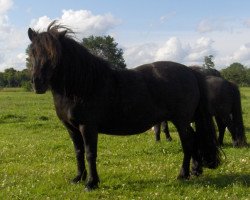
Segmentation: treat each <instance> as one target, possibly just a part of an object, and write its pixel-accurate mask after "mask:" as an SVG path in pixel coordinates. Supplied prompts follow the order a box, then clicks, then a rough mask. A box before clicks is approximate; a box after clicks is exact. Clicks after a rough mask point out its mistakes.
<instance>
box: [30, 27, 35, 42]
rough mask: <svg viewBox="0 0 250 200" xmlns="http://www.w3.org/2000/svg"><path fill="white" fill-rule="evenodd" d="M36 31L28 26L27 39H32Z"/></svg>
mask: <svg viewBox="0 0 250 200" xmlns="http://www.w3.org/2000/svg"><path fill="white" fill-rule="evenodd" d="M36 35H37V33H36V32H35V31H34V30H32V29H31V28H29V30H28V36H29V39H30V40H31V41H32V40H33V39H34V38H35V37H36Z"/></svg>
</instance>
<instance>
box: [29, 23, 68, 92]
mask: <svg viewBox="0 0 250 200" xmlns="http://www.w3.org/2000/svg"><path fill="white" fill-rule="evenodd" d="M61 28H64V27H63V26H60V25H56V21H53V22H52V23H51V24H50V25H49V26H48V28H47V31H46V32H41V33H39V32H36V31H34V30H32V29H31V28H29V30H28V36H29V39H30V40H31V45H30V48H29V57H30V60H31V65H32V81H33V88H34V90H35V92H36V93H39V94H42V93H45V92H46V90H47V89H48V88H49V86H50V81H51V78H52V76H53V73H54V71H55V68H56V67H57V66H58V65H59V62H60V58H61V44H60V39H61V38H63V37H64V36H65V34H66V33H67V32H68V30H69V29H66V30H64V31H59V29H61Z"/></svg>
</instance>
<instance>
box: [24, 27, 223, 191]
mask: <svg viewBox="0 0 250 200" xmlns="http://www.w3.org/2000/svg"><path fill="white" fill-rule="evenodd" d="M69 33H72V31H71V30H69V29H67V28H65V27H63V26H60V25H57V24H56V23H55V22H52V23H51V24H50V25H49V26H48V29H47V31H45V32H41V33H39V32H36V31H34V30H32V29H30V28H29V30H28V36H29V38H30V40H31V45H30V53H29V56H30V59H31V61H32V69H33V85H34V90H35V92H36V93H38V94H42V93H45V92H46V90H47V89H48V88H50V89H51V91H52V94H53V98H54V104H55V108H56V112H57V115H58V117H59V119H60V120H61V121H62V123H63V124H64V125H65V127H66V128H67V129H68V131H69V134H70V136H71V138H72V141H73V143H74V146H75V152H76V159H77V166H78V174H77V176H76V177H75V178H74V179H73V182H79V181H81V180H85V179H86V176H87V171H86V169H85V161H84V160H85V152H86V160H87V162H88V166H89V179H88V181H87V183H86V189H88V190H90V189H94V188H96V187H97V186H98V182H99V177H98V173H97V169H96V157H97V138H98V133H105V134H112V135H132V134H138V133H142V132H144V131H146V130H148V129H149V127H152V126H153V125H154V124H156V123H157V122H159V121H163V120H164V119H168V120H172V122H173V123H174V124H175V126H176V127H177V130H178V132H179V135H180V139H181V143H182V147H183V152H184V158H183V164H182V167H181V170H180V174H179V176H178V177H179V178H181V179H186V178H188V177H189V175H190V169H189V168H190V166H189V165H190V160H191V157H192V158H193V164H194V166H193V173H195V174H197V175H198V174H200V173H201V172H202V166H205V167H208V168H216V167H217V166H218V165H219V163H220V152H219V148H218V145H217V141H216V135H215V131H214V127H213V124H212V118H211V116H210V115H209V114H208V112H207V109H206V105H207V102H206V97H205V96H204V92H203V91H204V89H203V88H202V87H204V84H203V83H204V80H203V79H202V78H201V77H199V76H198V75H197V76H196V75H195V74H194V73H193V72H192V71H191V69H189V68H188V67H186V66H184V65H181V64H178V63H174V62H155V63H151V64H146V65H142V66H140V67H137V68H135V69H131V70H127V69H124V70H118V69H114V68H113V67H112V66H111V65H110V64H109V63H108V62H107V61H105V60H103V59H101V58H99V57H96V56H94V55H92V54H91V53H90V52H89V51H88V50H87V49H86V48H84V47H83V46H82V45H81V44H80V43H78V42H76V41H75V40H74V39H73V38H72V37H70V34H69ZM200 88H202V89H200ZM187 105H188V106H187ZM193 118H194V119H195V122H196V123H197V126H198V127H199V129H198V133H197V137H195V136H194V135H193V134H192V133H191V132H189V131H188V126H189V123H190V122H191V121H192V119H193ZM197 143H199V144H201V145H197ZM107 148H108V147H107Z"/></svg>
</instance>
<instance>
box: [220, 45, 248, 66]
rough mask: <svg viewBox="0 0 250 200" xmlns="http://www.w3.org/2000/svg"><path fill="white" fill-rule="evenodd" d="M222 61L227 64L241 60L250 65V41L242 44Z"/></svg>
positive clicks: (221, 60)
mask: <svg viewBox="0 0 250 200" xmlns="http://www.w3.org/2000/svg"><path fill="white" fill-rule="evenodd" d="M220 62H224V63H225V64H226V65H227V66H228V65H230V64H231V63H234V62H240V63H242V64H243V65H246V66H248V67H249V66H250V43H246V44H243V45H241V46H240V47H239V48H238V49H237V50H236V51H235V52H233V53H232V54H231V55H229V56H225V57H222V58H221V59H220Z"/></svg>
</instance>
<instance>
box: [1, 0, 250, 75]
mask: <svg viewBox="0 0 250 200" xmlns="http://www.w3.org/2000/svg"><path fill="white" fill-rule="evenodd" d="M249 8H250V1H247V0H241V1H236V0H234V1H233V0H217V1H215V0H202V1H201V0H188V1H187V0H176V1H173V0H126V1H121V0H120V1H119V0H71V1H70V0H50V1H48V0H43V1H31V0H0V71H3V70H4V69H5V68H7V67H15V68H17V69H23V68H24V67H25V57H26V55H25V49H26V47H27V45H28V44H29V40H28V37H27V28H28V27H32V28H34V29H36V30H43V29H44V28H46V26H47V25H48V23H49V22H50V21H51V20H53V19H58V20H59V21H60V22H61V23H64V24H66V25H68V26H70V27H72V28H73V29H74V30H75V31H77V32H78V35H77V36H78V38H79V39H81V38H82V37H86V36H89V35H91V34H94V35H105V34H110V35H112V36H113V37H114V38H115V40H116V42H118V44H119V45H120V47H121V48H123V50H124V57H125V61H126V63H127V65H128V67H129V68H132V67H134V66H137V65H140V64H144V63H147V62H153V61H156V60H173V61H176V62H180V63H183V64H187V65H192V64H201V63H202V61H203V58H204V56H206V55H210V54H212V55H214V62H215V64H216V67H217V68H218V69H221V68H224V67H226V66H228V65H229V64H231V63H233V62H241V63H242V64H244V65H246V66H248V67H250V37H249V36H250V12H249Z"/></svg>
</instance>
